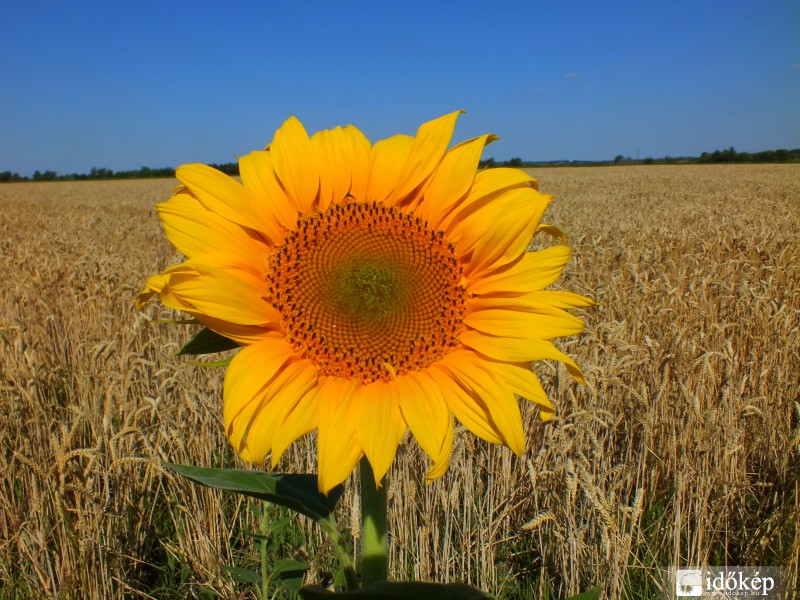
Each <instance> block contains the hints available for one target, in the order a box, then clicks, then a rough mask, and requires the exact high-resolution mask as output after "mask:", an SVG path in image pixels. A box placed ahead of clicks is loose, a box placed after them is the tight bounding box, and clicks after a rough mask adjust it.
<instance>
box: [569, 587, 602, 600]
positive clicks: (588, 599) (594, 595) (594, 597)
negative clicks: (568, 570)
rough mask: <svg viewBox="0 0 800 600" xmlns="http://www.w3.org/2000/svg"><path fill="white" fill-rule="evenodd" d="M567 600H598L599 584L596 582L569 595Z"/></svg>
mask: <svg viewBox="0 0 800 600" xmlns="http://www.w3.org/2000/svg"><path fill="white" fill-rule="evenodd" d="M567 600H600V585H599V584H598V585H596V586H594V587H593V588H592V589H590V590H586V591H585V592H583V593H582V594H578V595H577V596H570V597H569V598H567Z"/></svg>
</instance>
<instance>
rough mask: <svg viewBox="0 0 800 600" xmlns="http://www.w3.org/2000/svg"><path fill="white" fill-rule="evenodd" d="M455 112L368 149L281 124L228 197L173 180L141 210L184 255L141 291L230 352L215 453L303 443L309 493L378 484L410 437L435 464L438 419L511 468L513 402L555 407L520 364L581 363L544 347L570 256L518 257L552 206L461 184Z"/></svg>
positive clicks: (246, 163) (515, 186)
mask: <svg viewBox="0 0 800 600" xmlns="http://www.w3.org/2000/svg"><path fill="white" fill-rule="evenodd" d="M458 115H459V112H454V113H451V114H448V115H445V116H443V117H440V118H438V119H434V120H433V121H429V122H427V123H424V124H423V125H422V126H421V127H420V128H419V130H418V132H417V135H416V136H414V137H411V136H406V135H397V136H394V137H391V138H389V139H386V140H381V141H379V142H376V143H375V144H371V143H370V142H369V141H368V140H367V138H366V137H365V136H364V135H363V134H362V133H361V132H360V131H359V130H358V129H356V128H355V127H353V126H350V125H348V126H347V127H345V128H341V127H337V128H335V129H332V130H325V131H321V132H318V133H316V134H314V135H313V136H311V137H309V136H308V134H307V133H306V131H305V129H304V128H303V126H302V124H301V123H300V122H299V121H298V120H297V119H295V118H293V117H292V118H290V119H289V120H287V121H286V122H285V123H284V124H283V126H282V127H281V128H280V129H278V131H277V132H276V133H275V137H274V139H273V141H272V143H270V145H269V146H268V147H267V149H266V150H263V151H256V152H252V153H250V154H248V155H246V156H244V157H242V158H241V159H240V161H239V166H240V173H241V182H239V181H237V180H235V179H233V178H230V177H228V176H226V175H224V174H223V173H221V172H219V171H217V170H215V169H212V168H211V167H207V166H205V165H198V164H191V165H184V166H182V167H180V168H179V169H178V171H177V177H178V179H179V180H180V182H181V184H182V185H181V187H180V188H179V189H178V190H177V192H176V193H175V194H174V195H173V196H172V197H171V198H170V199H169V200H168V201H167V202H164V203H162V204H159V205H158V211H159V216H160V218H161V221H162V224H163V226H164V230H165V232H166V234H167V237H168V238H169V240H170V241H171V242H172V243H173V245H174V246H175V247H176V248H177V249H178V251H179V252H181V253H182V254H184V255H185V256H186V260H185V261H184V262H183V263H181V264H179V265H176V266H174V267H171V268H169V269H167V270H166V271H164V272H163V273H161V274H159V275H156V276H154V277H151V278H150V279H149V280H148V282H147V283H146V285H145V288H144V290H143V291H142V292H141V293H140V294H139V297H138V299H137V304H138V305H139V306H140V307H141V306H142V305H143V304H144V303H145V302H146V301H147V300H148V299H149V298H150V297H152V296H155V295H158V296H159V297H160V299H161V302H162V303H163V304H164V305H166V306H168V307H171V308H175V309H179V310H182V311H185V312H187V313H189V314H191V315H193V316H194V317H196V318H197V319H198V320H199V321H200V322H202V323H203V324H204V325H206V326H207V327H208V328H209V329H211V330H213V331H215V332H216V333H218V334H220V335H222V336H224V337H227V338H229V339H231V340H233V341H235V342H236V343H237V344H239V345H240V346H242V349H241V350H239V351H238V353H237V354H236V356H235V357H234V358H233V360H232V362H231V364H230V366H229V367H228V371H227V373H226V377H225V385H224V392H223V400H224V406H223V412H224V423H225V431H226V434H227V437H228V439H229V441H230V443H231V444H232V445H233V446H234V448H235V449H236V450H237V452H238V453H239V455H240V456H241V457H242V458H244V459H245V460H249V461H252V462H256V463H263V462H264V461H265V460H266V458H267V456H269V457H270V461H271V464H272V466H273V467H274V466H275V464H276V463H277V462H278V461H279V460H280V457H281V455H282V454H283V452H284V451H285V450H286V448H287V447H288V446H289V444H291V443H292V442H293V441H294V440H296V439H298V438H299V437H301V436H303V435H305V434H306V433H309V432H311V431H313V430H316V431H317V445H318V460H319V482H320V489H321V490H322V491H327V490H330V489H331V488H333V487H334V486H335V485H337V484H338V483H340V482H342V481H343V480H344V479H345V478H346V477H347V476H348V475H349V473H350V472H351V471H352V470H353V468H354V466H355V465H356V463H357V462H358V460H359V459H360V458H361V457H362V456H366V457H367V458H368V459H369V461H370V463H371V465H372V468H373V472H374V473H375V477H376V483H378V482H380V480H381V479H382V477H383V475H384V474H385V473H386V471H387V470H388V469H389V467H390V466H391V463H392V461H393V459H394V456H395V453H396V451H397V447H398V444H399V442H400V440H401V439H402V437H403V436H404V435H405V433H406V431H407V430H410V431H411V433H412V434H413V436H414V437H415V438H416V440H417V442H418V443H419V444H420V446H421V447H422V449H423V450H424V451H425V452H426V453H427V454H428V455H429V456H430V457H431V460H432V466H431V468H430V470H429V472H428V475H427V477H428V478H429V479H432V478H435V477H439V476H441V475H442V474H443V473H444V472H445V470H446V468H447V465H448V463H449V457H450V451H451V447H452V443H453V420H454V417H455V418H456V419H458V420H459V421H460V422H461V423H462V424H463V425H464V426H465V427H466V428H467V429H469V430H471V431H472V432H473V433H475V434H476V435H478V436H479V437H481V438H483V439H485V440H488V441H490V442H493V443H497V444H503V445H506V446H508V447H509V448H511V450H513V451H514V452H515V453H517V454H520V453H522V452H523V451H524V448H525V438H524V434H523V431H522V419H521V415H520V410H519V406H518V403H517V399H516V396H520V397H522V398H525V399H528V400H530V401H533V402H535V403H536V404H537V405H538V406H539V413H540V415H541V416H542V418H543V419H548V418H550V416H552V414H553V407H552V405H551V403H550V401H549V400H548V399H547V396H546V394H545V392H544V390H543V389H542V386H541V384H540V382H539V379H538V378H537V376H536V375H535V374H534V372H533V370H532V368H531V361H538V360H542V359H552V360H557V361H561V362H563V363H565V364H566V366H567V368H568V369H569V371H570V372H571V373H572V375H573V376H574V377H575V378H576V379H577V380H578V381H582V380H583V376H582V374H581V372H580V369H579V368H578V366H577V365H576V364H575V363H574V362H573V361H572V359H570V358H569V357H568V356H566V355H565V354H563V353H562V352H561V351H559V350H558V349H557V348H556V346H555V345H554V344H553V343H552V341H551V340H553V339H554V338H558V337H563V336H569V335H575V334H577V333H579V332H580V331H581V330H582V329H583V322H582V321H581V320H580V319H578V318H577V317H575V316H573V315H571V314H570V313H569V312H567V310H565V309H571V308H578V307H585V306H589V305H591V304H593V302H592V301H591V300H590V299H588V298H585V297H583V296H579V295H577V294H572V293H569V292H563V291H550V290H547V289H545V288H547V287H548V286H549V285H550V284H552V283H553V282H554V281H555V280H556V279H557V278H558V277H559V275H560V273H561V271H562V270H563V268H564V265H565V264H566V262H567V260H568V258H569V254H570V251H569V248H568V247H567V246H565V245H555V246H550V247H548V248H545V249H544V250H539V251H536V252H528V251H527V248H528V245H529V243H530V241H531V238H532V237H533V236H534V234H535V233H536V232H537V231H544V232H546V233H552V234H554V235H556V236H557V237H560V238H561V239H562V241H563V234H561V233H560V230H558V229H557V228H555V227H553V226H550V225H543V224H541V223H540V219H541V217H542V214H543V213H544V210H545V208H546V206H547V205H548V203H549V202H550V200H551V198H550V196H547V195H544V194H541V193H539V191H538V189H537V185H536V181H535V180H534V179H533V178H531V177H530V176H529V175H527V174H526V173H524V172H523V171H521V170H516V169H506V168H499V169H491V170H483V171H478V170H477V167H478V161H479V160H480V156H481V152H482V150H483V148H484V146H486V144H488V143H490V142H491V141H493V140H495V139H497V138H496V137H495V136H493V135H484V136H481V137H478V138H474V139H471V140H468V141H466V142H462V143H460V144H458V145H455V146H453V147H451V148H450V149H448V145H449V143H450V138H451V137H452V133H453V129H454V126H455V122H456V119H457V117H458Z"/></svg>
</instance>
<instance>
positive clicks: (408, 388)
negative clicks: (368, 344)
mask: <svg viewBox="0 0 800 600" xmlns="http://www.w3.org/2000/svg"><path fill="white" fill-rule="evenodd" d="M395 383H396V385H397V390H398V395H399V396H400V410H401V411H402V413H403V418H404V419H405V421H406V423H408V428H409V429H410V430H411V433H412V435H413V436H414V438H415V439H416V440H417V443H418V444H419V445H420V447H421V448H422V449H423V450H424V451H425V453H426V454H427V455H428V456H430V457H431V460H432V461H433V465H432V466H431V468H430V469H429V471H428V473H427V474H426V475H425V479H427V480H432V479H436V478H437V477H441V476H442V475H443V474H444V472H445V471H446V470H447V467H448V466H449V465H450V452H451V450H452V448H453V415H452V414H451V412H450V408H449V407H448V406H447V402H445V399H444V396H443V395H442V390H441V389H439V387H438V386H437V385H436V384H435V383H434V382H433V380H432V379H431V378H430V377H429V376H428V374H427V373H426V372H424V371H411V372H409V373H407V374H406V375H401V376H400V377H398V378H397V380H396V382H395Z"/></svg>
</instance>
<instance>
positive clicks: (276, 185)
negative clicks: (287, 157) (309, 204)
mask: <svg viewBox="0 0 800 600" xmlns="http://www.w3.org/2000/svg"><path fill="white" fill-rule="evenodd" d="M239 173H240V175H241V177H242V184H244V186H245V187H246V188H248V189H249V190H251V191H252V192H253V194H254V195H255V196H256V197H257V198H258V200H259V203H260V206H261V207H262V209H263V210H265V211H267V212H268V213H270V214H271V215H272V218H273V219H274V220H275V221H277V222H278V223H280V224H281V225H282V226H283V227H286V228H287V229H292V228H294V227H295V226H296V225H297V213H298V212H299V210H300V206H298V205H297V204H295V201H294V198H289V197H288V196H287V195H286V192H285V191H284V190H283V188H282V187H281V184H280V182H278V178H277V176H276V175H275V170H274V166H273V164H272V156H270V153H269V152H267V151H265V150H257V151H255V152H251V153H250V154H246V155H244V156H242V157H241V158H240V159H239Z"/></svg>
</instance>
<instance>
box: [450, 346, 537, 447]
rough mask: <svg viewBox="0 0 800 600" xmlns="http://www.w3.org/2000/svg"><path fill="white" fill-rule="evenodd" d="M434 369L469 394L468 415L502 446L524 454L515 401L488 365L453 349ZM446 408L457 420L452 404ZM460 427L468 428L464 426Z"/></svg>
mask: <svg viewBox="0 0 800 600" xmlns="http://www.w3.org/2000/svg"><path fill="white" fill-rule="evenodd" d="M436 366H437V367H438V368H441V369H443V370H445V371H447V372H448V373H450V375H451V376H452V377H453V379H455V380H456V381H457V382H458V384H459V385H460V386H461V387H463V388H464V389H466V390H467V391H468V392H469V394H468V396H467V397H468V398H470V399H472V404H471V407H470V408H471V410H470V412H471V413H472V416H475V417H477V418H478V419H480V420H482V421H484V422H485V423H486V425H487V426H489V427H491V428H492V429H494V430H495V431H496V432H497V433H499V434H500V437H501V438H502V440H503V442H502V443H503V444H505V445H506V446H508V447H509V448H510V449H511V450H512V451H513V452H514V453H515V454H517V455H521V454H522V453H523V452H524V451H525V435H524V433H523V430H522V415H521V414H520V411H519V406H518V405H517V400H516V398H515V397H514V394H513V393H512V392H511V390H509V389H508V387H507V386H505V385H504V384H503V382H502V381H500V380H498V378H497V377H496V376H495V375H494V374H493V373H492V371H491V370H490V369H489V368H488V367H489V366H490V363H488V362H487V361H485V360H483V359H481V358H480V357H478V356H477V355H476V354H475V353H474V352H471V351H469V350H457V351H455V352H451V353H450V354H448V355H447V356H445V357H444V358H443V359H441V360H440V361H439V362H438V363H436ZM450 407H451V408H452V409H453V412H454V413H455V414H456V418H458V419H459V420H461V417H460V416H459V413H458V412H456V410H455V405H454V404H451V405H450ZM461 422H462V423H464V421H461ZM464 425H465V426H466V427H467V428H469V425H468V424H467V423H464ZM474 433H476V434H477V432H474Z"/></svg>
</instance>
